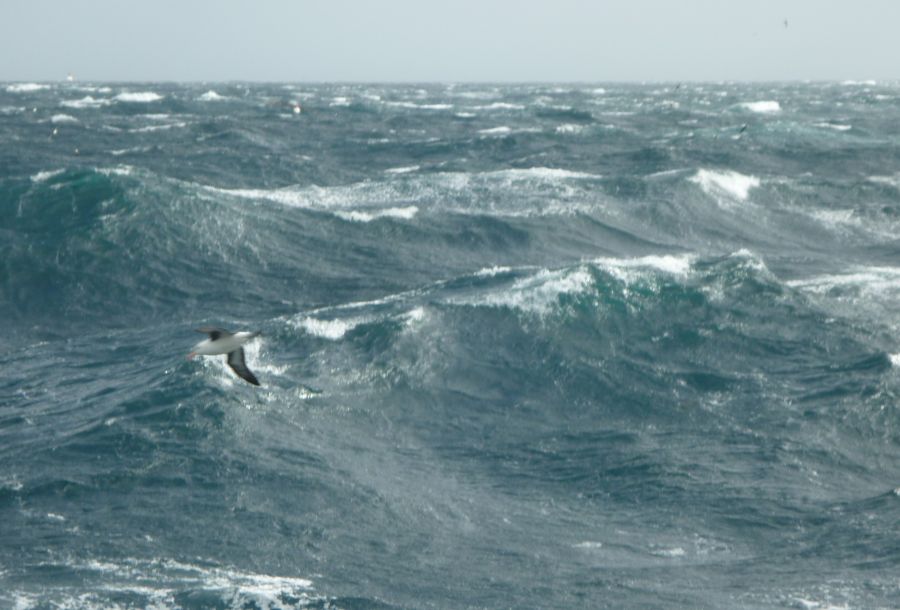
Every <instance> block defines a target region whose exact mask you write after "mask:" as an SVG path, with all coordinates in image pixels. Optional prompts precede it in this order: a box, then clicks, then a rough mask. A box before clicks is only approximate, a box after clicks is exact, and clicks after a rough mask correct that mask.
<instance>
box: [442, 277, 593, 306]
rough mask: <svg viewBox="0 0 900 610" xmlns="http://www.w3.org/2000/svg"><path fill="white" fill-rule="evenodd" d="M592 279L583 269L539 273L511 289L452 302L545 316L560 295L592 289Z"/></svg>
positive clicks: (517, 281) (516, 283) (520, 281)
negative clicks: (506, 308)
mask: <svg viewBox="0 0 900 610" xmlns="http://www.w3.org/2000/svg"><path fill="white" fill-rule="evenodd" d="M593 283H594V278H593V277H592V276H591V274H590V272H589V271H588V270H587V269H586V268H585V267H578V268H576V269H563V270H549V269H542V270H540V271H539V272H537V273H536V274H534V275H531V276H529V277H525V278H521V279H518V280H516V281H515V282H514V283H513V285H512V286H510V287H509V288H506V289H503V290H501V291H497V292H493V293H490V294H488V295H485V296H483V297H480V298H476V299H474V300H471V299H469V300H462V301H456V302H457V303H459V304H463V305H481V306H487V307H509V308H512V309H518V310H520V311H524V312H528V313H534V314H538V315H541V316H543V315H546V314H548V313H550V312H551V311H552V310H553V308H554V307H555V306H556V305H557V304H558V303H559V297H560V296H561V295H563V294H578V293H582V292H584V291H585V290H587V289H588V288H590V287H591V286H593Z"/></svg>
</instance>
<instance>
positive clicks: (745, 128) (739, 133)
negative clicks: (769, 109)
mask: <svg viewBox="0 0 900 610" xmlns="http://www.w3.org/2000/svg"><path fill="white" fill-rule="evenodd" d="M745 131H747V123H744V124H743V125H741V130H740V131H739V132H738V135H741V134H742V133H744V132H745Z"/></svg>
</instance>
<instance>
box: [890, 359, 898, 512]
mask: <svg viewBox="0 0 900 610" xmlns="http://www.w3.org/2000/svg"><path fill="white" fill-rule="evenodd" d="M888 358H889V359H890V361H891V366H893V367H895V368H900V354H888ZM894 494H896V495H898V496H900V487H898V488H897V489H895V490H894Z"/></svg>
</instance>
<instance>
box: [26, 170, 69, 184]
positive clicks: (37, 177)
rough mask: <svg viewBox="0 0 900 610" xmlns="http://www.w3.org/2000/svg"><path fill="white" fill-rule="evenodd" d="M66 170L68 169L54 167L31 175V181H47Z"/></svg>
mask: <svg viewBox="0 0 900 610" xmlns="http://www.w3.org/2000/svg"><path fill="white" fill-rule="evenodd" d="M64 171H66V170H64V169H53V170H47V171H42V172H38V173H36V174H34V175H33V176H31V181H32V182H46V181H47V180H49V179H50V178H54V177H56V176H59V175H60V174H62V173H63V172H64Z"/></svg>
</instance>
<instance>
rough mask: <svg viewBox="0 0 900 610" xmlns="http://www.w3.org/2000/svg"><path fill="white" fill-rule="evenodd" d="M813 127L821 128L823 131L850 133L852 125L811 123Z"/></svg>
mask: <svg viewBox="0 0 900 610" xmlns="http://www.w3.org/2000/svg"><path fill="white" fill-rule="evenodd" d="M813 126H814V127H822V128H823V129H834V130H835V131H850V130H851V129H853V125H841V124H840V123H813Z"/></svg>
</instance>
